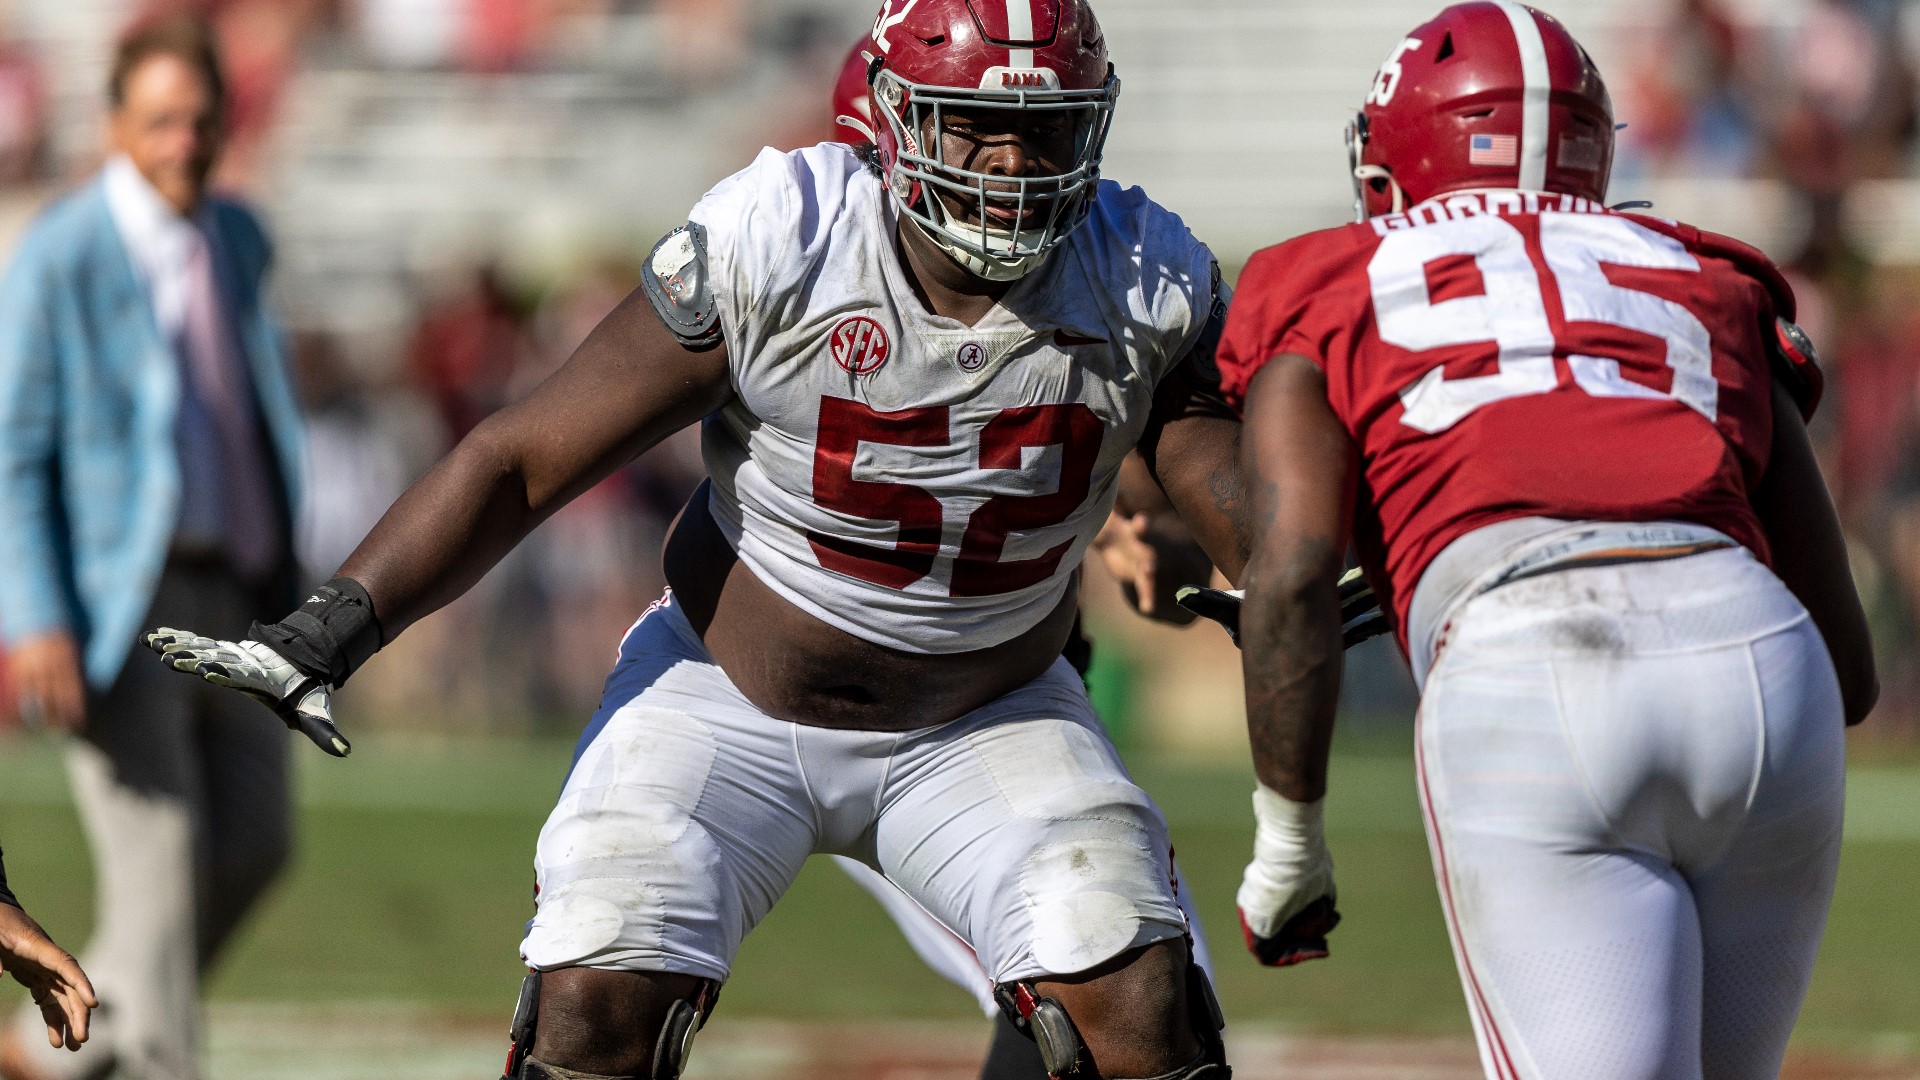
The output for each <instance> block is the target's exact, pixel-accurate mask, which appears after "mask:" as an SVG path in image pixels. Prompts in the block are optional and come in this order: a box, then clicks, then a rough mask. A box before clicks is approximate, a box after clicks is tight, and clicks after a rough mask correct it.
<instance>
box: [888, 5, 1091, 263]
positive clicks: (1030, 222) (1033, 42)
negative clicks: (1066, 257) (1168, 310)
mask: <svg viewBox="0 0 1920 1080" xmlns="http://www.w3.org/2000/svg"><path fill="white" fill-rule="evenodd" d="M868 47H869V48H870V49H871V51H872V52H873V53H874V55H876V56H878V57H879V58H880V64H879V67H878V68H877V69H875V68H871V67H870V68H869V71H870V72H871V73H872V87H873V90H872V97H873V102H872V107H873V115H874V119H875V123H874V124H873V125H872V126H873V130H874V134H875V135H876V136H877V138H876V139H875V140H874V142H875V144H876V145H877V146H878V148H879V152H880V167H881V172H882V174H883V176H884V177H885V179H886V183H887V188H888V190H889V191H891V192H892V193H893V198H894V201H895V204H896V205H897V206H898V207H899V209H900V211H901V213H903V214H905V215H906V216H907V217H909V218H911V219H912V220H913V221H915V222H917V223H918V224H919V225H920V227H921V228H923V229H925V230H926V232H927V235H929V236H931V237H932V238H933V240H934V242H935V243H937V244H939V245H940V246H941V248H942V249H944V250H945V251H946V252H947V253H948V254H949V255H951V256H952V257H953V258H954V259H955V260H956V261H957V262H959V263H960V264H961V265H962V266H964V267H966V268H967V269H968V270H969V271H971V272H972V273H973V274H975V275H976V276H978V277H982V278H986V279H988V280H991V281H1011V280H1013V279H1015V278H1019V277H1022V276H1024V275H1026V274H1027V273H1029V272H1031V271H1032V270H1033V269H1034V268H1035V267H1037V266H1039V265H1040V263H1041V262H1042V260H1044V259H1045V258H1046V256H1047V253H1048V252H1050V251H1052V250H1053V249H1054V248H1055V247H1056V246H1058V245H1059V244H1060V243H1061V241H1063V240H1065V239H1066V237H1067V235H1068V234H1069V233H1071V232H1072V231H1073V229H1074V228H1075V227H1076V226H1078V225H1079V224H1080V223H1081V222H1082V221H1084V220H1085V219H1086V215H1087V212H1088V210H1089V209H1090V207H1091V205H1092V200H1093V194H1094V190H1095V188H1096V187H1097V186H1098V184H1099V182H1100V154H1101V150H1102V148H1103V147H1104V146H1105V144H1106V139H1107V125H1108V122H1109V121H1110V120H1111V118H1112V115H1113V103H1114V99H1115V98H1116V97H1118V96H1119V93H1120V80H1119V79H1117V78H1115V77H1114V74H1113V66H1112V65H1111V64H1109V63H1108V62H1107V46H1106V41H1105V39H1104V38H1103V37H1102V36H1101V33H1100V24H1099V23H1098V22H1096V21H1095V20H1094V17H1093V9H1092V8H1091V7H1089V6H1088V4H1087V0H886V3H885V4H884V5H882V7H881V9H880V17H879V19H878V20H877V21H875V23H874V25H873V34H872V36H871V40H870V43H869V46H868ZM948 110H952V111H955V112H961V111H964V112H966V113H969V114H972V115H979V114H981V113H986V112H990V111H992V110H1006V111H1013V112H1017V113H1021V114H1025V116H1027V117H1032V118H1034V120H1035V121H1057V122H1064V123H1067V124H1070V125H1071V127H1070V130H1069V131H1068V133H1067V134H1069V135H1070V139H1071V146H1072V157H1071V160H1070V161H1069V162H1068V163H1067V164H1066V166H1065V171H1062V172H1058V173H1049V174H1042V175H1035V174H1032V173H1029V174H1027V175H1024V176H1001V175H994V174H990V173H984V172H976V171H973V170H970V169H967V168H965V167H964V163H961V162H948V161H944V160H942V156H943V154H942V149H941V139H940V133H941V132H942V131H943V130H945V119H946V117H945V113H946V112H947V111H948ZM936 190H937V191H943V192H948V193H953V194H958V195H959V196H961V199H962V201H963V202H965V204H966V205H967V206H969V207H970V210H969V212H967V213H965V214H955V213H954V212H953V211H952V210H951V208H949V206H948V205H947V203H946V201H944V200H943V199H941V198H939V197H937V195H936ZM990 222H1000V223H1005V224H1004V227H1002V226H999V225H996V224H990Z"/></svg>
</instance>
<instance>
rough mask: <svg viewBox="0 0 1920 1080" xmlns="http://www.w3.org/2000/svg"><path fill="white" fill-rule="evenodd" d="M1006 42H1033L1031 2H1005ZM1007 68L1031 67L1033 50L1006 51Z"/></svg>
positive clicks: (1011, 0)
mask: <svg viewBox="0 0 1920 1080" xmlns="http://www.w3.org/2000/svg"><path fill="white" fill-rule="evenodd" d="M1007 40H1008V41H1032V40H1033V0H1007ZM1007 66H1008V67H1010V68H1030V67H1032V66H1033V50H1032V49H1008V50H1007Z"/></svg>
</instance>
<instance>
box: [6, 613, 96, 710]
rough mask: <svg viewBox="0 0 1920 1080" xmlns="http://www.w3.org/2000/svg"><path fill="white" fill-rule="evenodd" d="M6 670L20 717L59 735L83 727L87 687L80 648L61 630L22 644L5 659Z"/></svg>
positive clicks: (33, 638)
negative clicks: (15, 693)
mask: <svg viewBox="0 0 1920 1080" xmlns="http://www.w3.org/2000/svg"><path fill="white" fill-rule="evenodd" d="M7 670H8V673H9V674H10V675H11V676H12V678H13V683H14V685H15V686H16V687H18V688H19V695H20V715H21V717H22V718H23V719H25V720H27V721H28V722H29V723H41V724H45V725H47V726H49V727H52V728H57V729H59V730H61V731H79V730H81V729H82V728H84V727H86V724H87V683H86V677H85V676H84V675H82V674H81V669H80V647H79V646H78V645H77V644H76V643H75V642H74V640H73V635H72V634H71V633H69V632H67V631H65V630H52V631H48V632H47V633H44V634H40V635H37V636H35V637H31V638H28V639H27V640H25V641H22V642H21V643H20V644H18V645H16V646H14V648H13V650H12V652H10V653H9V654H8V655H7Z"/></svg>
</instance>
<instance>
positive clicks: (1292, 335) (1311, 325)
mask: <svg viewBox="0 0 1920 1080" xmlns="http://www.w3.org/2000/svg"><path fill="white" fill-rule="evenodd" d="M1357 246H1358V245H1357V244H1356V243H1355V242H1354V238H1353V236H1352V234H1351V233H1350V232H1349V230H1348V229H1346V228H1341V229H1328V230H1325V231H1322V232H1316V233H1308V234H1307V235H1305V236H1298V237H1295V238H1294V239H1292V240H1289V241H1287V242H1286V243H1284V244H1278V245H1276V246H1274V247H1270V248H1265V249H1263V250H1261V251H1258V252H1255V253H1254V256H1253V258H1251V259H1249V260H1247V266H1246V269H1245V270H1243V271H1241V274H1240V283H1239V286H1238V288H1236V289H1235V291H1234V296H1233V306H1232V308H1231V309H1230V310H1229V311H1228V312H1227V328H1226V332H1225V333H1224V334H1223V335H1222V336H1221V339H1220V349H1219V352H1218V353H1217V354H1216V355H1217V357H1218V360H1219V364H1220V381H1221V391H1222V393H1223V395H1224V396H1225V397H1226V399H1227V402H1228V403H1229V404H1231V405H1232V406H1233V408H1234V409H1235V410H1236V411H1240V410H1243V409H1244V408H1245V407H1246V400H1247V387H1248V386H1250V385H1252V383H1253V377H1254V375H1255V374H1257V373H1258V372H1259V371H1260V369H1261V368H1263V367H1265V366H1266V365H1267V363H1268V362H1269V361H1271V360H1272V359H1273V358H1274V357H1276V356H1279V355H1281V354H1283V353H1292V354H1295V355H1298V356H1304V357H1306V358H1307V359H1309V360H1311V361H1313V362H1314V363H1315V364H1317V365H1319V367H1320V368H1321V369H1322V370H1325V369H1326V368H1327V360H1328V358H1329V357H1330V356H1334V355H1337V347H1336V343H1335V339H1336V338H1337V337H1339V336H1342V335H1343V334H1346V333H1350V332H1351V330H1352V327H1353V320H1354V319H1357V318H1361V317H1363V316H1364V311H1365V304H1366V299H1367V298H1366V296H1365V295H1364V294H1363V293H1362V292H1360V291H1356V290H1355V287H1354V284H1353V277H1352V275H1351V274H1350V273H1346V272H1345V271H1346V270H1347V267H1346V263H1347V261H1348V260H1347V259H1345V258H1342V255H1343V254H1346V253H1350V252H1351V251H1352V250H1354V249H1355V248H1357ZM1329 290H1334V291H1335V292H1338V291H1342V290H1344V291H1345V292H1349V293H1354V294H1355V295H1354V296H1353V297H1351V298H1350V299H1352V300H1353V301H1354V302H1353V303H1343V302H1341V300H1342V299H1346V298H1343V297H1341V296H1338V295H1332V294H1330V292H1329Z"/></svg>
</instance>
